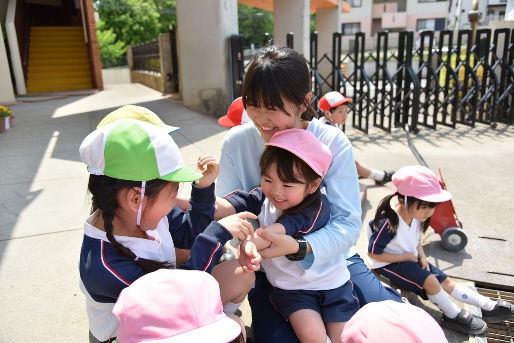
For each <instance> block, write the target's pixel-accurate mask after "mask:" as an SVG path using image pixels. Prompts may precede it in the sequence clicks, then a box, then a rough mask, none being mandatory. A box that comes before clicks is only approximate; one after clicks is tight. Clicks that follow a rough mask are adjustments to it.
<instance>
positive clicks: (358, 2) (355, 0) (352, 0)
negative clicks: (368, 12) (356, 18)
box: [347, 0, 362, 7]
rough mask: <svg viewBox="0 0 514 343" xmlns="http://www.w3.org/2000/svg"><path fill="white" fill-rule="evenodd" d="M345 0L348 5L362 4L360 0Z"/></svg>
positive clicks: (357, 5)
mask: <svg viewBox="0 0 514 343" xmlns="http://www.w3.org/2000/svg"><path fill="white" fill-rule="evenodd" d="M347 2H349V3H350V5H352V7H361V6H362V2H361V0H348V1H347Z"/></svg>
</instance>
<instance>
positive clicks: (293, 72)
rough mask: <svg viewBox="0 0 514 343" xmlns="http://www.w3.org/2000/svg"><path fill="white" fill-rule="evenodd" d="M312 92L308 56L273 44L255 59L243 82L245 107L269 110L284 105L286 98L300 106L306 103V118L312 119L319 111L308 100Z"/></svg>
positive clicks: (280, 107)
mask: <svg viewBox="0 0 514 343" xmlns="http://www.w3.org/2000/svg"><path fill="white" fill-rule="evenodd" d="M309 92H311V76H310V72H309V67H308V66H307V61H306V60H305V58H304V57H303V56H302V55H301V54H299V53H298V52H297V51H295V50H293V49H289V48H286V47H279V46H276V45H270V46H267V47H265V48H264V49H263V50H262V51H261V52H260V53H259V54H257V56H255V58H254V59H253V61H252V63H251V64H250V67H249V68H248V72H247V73H246V76H245V80H244V82H243V89H242V98H243V104H244V107H245V108H246V106H248V105H250V106H254V107H264V108H267V109H269V110H273V109H277V108H279V109H280V110H281V111H283V112H284V113H287V114H289V115H291V113H288V112H287V111H286V110H285V108H284V102H283V101H282V99H283V98H284V99H287V100H288V101H290V102H291V103H293V104H295V105H296V106H298V108H300V106H302V105H305V108H306V110H305V111H304V112H303V113H302V116H301V118H302V119H303V120H311V119H312V118H314V117H315V115H316V111H315V110H314V109H313V108H312V106H311V105H310V103H309V102H308V101H307V100H306V98H305V95H307V93H309Z"/></svg>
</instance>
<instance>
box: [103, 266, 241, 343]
mask: <svg viewBox="0 0 514 343" xmlns="http://www.w3.org/2000/svg"><path fill="white" fill-rule="evenodd" d="M112 312H113V313H114V315H115V316H116V317H117V318H118V323H119V326H118V341H119V342H123V343H133V342H134V343H135V342H174V343H182V342H183V343H186V342H217V343H226V342H230V341H232V340H233V339H234V338H236V337H237V336H238V335H239V334H240V333H241V327H240V326H239V324H238V323H237V322H235V321H234V320H232V319H230V318H228V317H227V316H226V315H225V313H223V305H222V304H221V297H220V290H219V285H218V282H217V281H216V280H215V279H214V278H213V277H212V276H211V275H210V274H208V273H205V272H200V271H196V270H180V269H174V270H170V269H160V270H157V271H155V272H152V273H149V274H146V275H144V276H142V277H141V278H139V279H137V280H136V281H135V282H134V283H133V284H132V285H130V286H129V287H127V288H125V289H124V290H123V291H122V292H121V294H120V296H119V297H118V301H116V304H115V305H114V309H113V310H112Z"/></svg>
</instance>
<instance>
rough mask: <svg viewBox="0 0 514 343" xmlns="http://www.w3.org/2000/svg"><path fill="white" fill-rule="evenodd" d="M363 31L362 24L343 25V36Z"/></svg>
mask: <svg viewBox="0 0 514 343" xmlns="http://www.w3.org/2000/svg"><path fill="white" fill-rule="evenodd" d="M360 30H361V23H346V24H343V25H342V29H341V34H342V35H354V34H356V33H357V32H360Z"/></svg>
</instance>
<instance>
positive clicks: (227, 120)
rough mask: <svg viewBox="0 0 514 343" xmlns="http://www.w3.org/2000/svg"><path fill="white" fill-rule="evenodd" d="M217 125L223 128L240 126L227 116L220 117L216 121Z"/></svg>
mask: <svg viewBox="0 0 514 343" xmlns="http://www.w3.org/2000/svg"><path fill="white" fill-rule="evenodd" d="M218 124H220V125H221V126H224V127H234V126H238V125H241V123H236V122H234V121H233V120H232V119H230V118H229V117H227V116H223V117H220V118H219V119H218Z"/></svg>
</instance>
